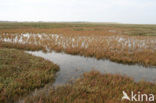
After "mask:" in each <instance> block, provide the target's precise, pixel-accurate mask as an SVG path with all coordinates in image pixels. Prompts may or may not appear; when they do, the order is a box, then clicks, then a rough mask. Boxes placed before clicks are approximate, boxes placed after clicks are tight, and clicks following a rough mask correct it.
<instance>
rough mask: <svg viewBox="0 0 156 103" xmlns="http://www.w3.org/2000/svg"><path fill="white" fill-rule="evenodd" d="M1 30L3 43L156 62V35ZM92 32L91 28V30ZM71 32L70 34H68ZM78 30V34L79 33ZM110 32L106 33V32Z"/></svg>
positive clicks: (111, 58)
mask: <svg viewBox="0 0 156 103" xmlns="http://www.w3.org/2000/svg"><path fill="white" fill-rule="evenodd" d="M79 32H80V31H78V32H75V31H73V34H72V33H70V32H66V31H65V33H62V34H45V33H41V34H28V33H27V34H5V33H3V34H0V37H1V38H0V41H1V42H0V45H1V46H2V47H8V48H18V49H24V50H43V51H48V52H50V51H52V50H55V51H58V52H59V51H63V52H66V53H70V54H79V55H84V56H93V57H96V58H98V59H110V60H112V61H116V62H120V63H128V64H135V63H138V64H142V65H144V66H156V46H155V45H156V37H155V36H128V35H122V34H115V33H114V34H112V33H110V34H107V33H106V32H103V35H102V34H97V32H94V31H92V34H90V33H89V34H83V33H84V32H83V31H81V32H80V34H79ZM88 32H90V31H88ZM67 33H69V34H67ZM75 33H78V34H75ZM105 33H106V34H105Z"/></svg>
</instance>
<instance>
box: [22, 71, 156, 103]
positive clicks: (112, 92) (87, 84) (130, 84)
mask: <svg viewBox="0 0 156 103" xmlns="http://www.w3.org/2000/svg"><path fill="white" fill-rule="evenodd" d="M122 91H125V92H126V93H128V95H130V93H131V91H133V92H134V93H136V94H137V93H138V92H139V91H140V93H141V94H153V95H155V96H156V84H152V83H148V82H143V81H142V82H138V83H136V82H134V81H133V80H132V79H130V78H128V77H125V76H124V77H123V76H120V75H111V74H100V73H99V72H97V71H92V72H89V73H85V74H84V76H83V77H82V78H80V79H78V80H76V82H74V83H73V84H67V85H65V86H61V87H57V88H56V89H51V90H49V94H48V95H45V94H44V93H40V94H38V95H36V96H31V97H27V98H26V99H25V102H24V103H131V102H130V101H126V100H123V101H122V100H121V99H122V96H123V94H122ZM145 102H146V101H145V100H144V101H143V102H141V103H145ZM132 103H134V102H132ZM136 103H140V102H136ZM146 103H149V102H148V101H147V102H146Z"/></svg>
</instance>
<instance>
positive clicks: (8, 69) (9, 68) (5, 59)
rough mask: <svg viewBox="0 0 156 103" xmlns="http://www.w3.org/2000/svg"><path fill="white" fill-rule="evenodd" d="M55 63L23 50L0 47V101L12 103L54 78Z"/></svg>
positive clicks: (57, 68)
mask: <svg viewBox="0 0 156 103" xmlns="http://www.w3.org/2000/svg"><path fill="white" fill-rule="evenodd" d="M58 70H59V67H58V66H57V65H56V64H53V63H52V62H50V61H47V60H44V59H42V58H40V57H35V56H32V55H30V54H27V53H25V52H24V51H19V50H15V49H6V48H0V103H14V102H15V101H17V100H18V99H19V98H20V97H23V96H26V95H27V94H29V93H30V92H32V91H33V90H35V89H36V88H41V87H43V86H44V85H45V84H47V83H49V82H53V81H54V79H55V73H56V72H57V71H58Z"/></svg>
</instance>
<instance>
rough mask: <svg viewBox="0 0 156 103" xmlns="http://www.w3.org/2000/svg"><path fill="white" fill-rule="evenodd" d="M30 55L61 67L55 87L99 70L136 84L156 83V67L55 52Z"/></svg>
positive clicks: (36, 52)
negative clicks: (127, 77)
mask: <svg viewBox="0 0 156 103" xmlns="http://www.w3.org/2000/svg"><path fill="white" fill-rule="evenodd" d="M28 53H30V54H33V55H35V56H39V57H42V58H44V59H47V60H50V61H52V62H53V63H55V64H57V65H59V67H60V71H59V72H58V73H57V76H56V80H55V82H54V84H53V85H54V86H56V85H63V84H65V83H67V82H69V81H70V80H73V79H76V78H78V77H80V76H81V75H82V74H83V73H84V72H89V71H91V70H98V71H100V72H101V73H111V74H121V75H126V76H129V77H131V78H133V79H134V80H135V81H136V82H138V81H141V80H144V81H148V82H156V67H143V66H140V65H127V64H119V63H115V62H111V61H109V60H97V59H96V58H90V57H83V56H79V55H70V54H65V53H57V52H54V51H53V52H51V53H43V52H42V51H35V52H32V51H28Z"/></svg>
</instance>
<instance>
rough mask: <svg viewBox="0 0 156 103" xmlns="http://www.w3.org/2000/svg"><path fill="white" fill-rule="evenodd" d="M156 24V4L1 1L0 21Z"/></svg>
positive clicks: (146, 0)
mask: <svg viewBox="0 0 156 103" xmlns="http://www.w3.org/2000/svg"><path fill="white" fill-rule="evenodd" d="M2 20H3V21H90V22H119V23H135V24H156V0H0V21H2Z"/></svg>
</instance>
